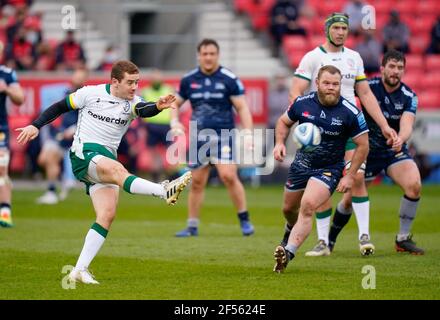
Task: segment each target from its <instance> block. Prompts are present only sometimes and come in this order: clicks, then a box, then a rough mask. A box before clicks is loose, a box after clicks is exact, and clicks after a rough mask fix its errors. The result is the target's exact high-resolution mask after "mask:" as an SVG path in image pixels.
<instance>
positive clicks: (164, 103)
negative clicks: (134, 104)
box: [156, 94, 177, 111]
mask: <svg viewBox="0 0 440 320" xmlns="http://www.w3.org/2000/svg"><path fill="white" fill-rule="evenodd" d="M176 99H177V98H176V96H175V95H174V94H168V95H166V96H162V97H160V98H159V100H158V101H157V102H156V106H157V109H159V110H160V111H162V110H164V109H168V108H174V107H175V106H174V102H175V101H176Z"/></svg>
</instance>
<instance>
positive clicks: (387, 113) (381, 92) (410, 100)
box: [364, 77, 418, 157]
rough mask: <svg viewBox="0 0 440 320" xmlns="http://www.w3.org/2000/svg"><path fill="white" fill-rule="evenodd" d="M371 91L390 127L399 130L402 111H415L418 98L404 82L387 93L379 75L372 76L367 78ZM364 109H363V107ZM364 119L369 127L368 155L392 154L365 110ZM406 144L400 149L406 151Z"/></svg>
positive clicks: (380, 132)
mask: <svg viewBox="0 0 440 320" xmlns="http://www.w3.org/2000/svg"><path fill="white" fill-rule="evenodd" d="M368 83H369V85H370V88H371V91H372V92H373V94H374V95H375V96H376V99H377V101H378V103H379V106H380V109H381V110H382V113H383V115H384V117H385V118H386V119H387V121H388V124H389V126H390V127H391V128H393V129H394V130H396V132H399V130H400V118H401V117H402V114H403V113H404V112H411V113H413V114H415V113H416V111H417V105H418V99H417V95H416V94H415V93H414V92H413V91H412V90H411V89H410V88H409V87H408V86H407V85H405V84H403V83H402V84H401V85H400V87H399V88H398V89H396V90H395V91H393V92H391V93H388V92H386V90H385V87H384V85H383V83H382V79H381V78H380V77H376V78H372V79H370V80H368ZM364 110H365V109H364ZM365 120H366V121H367V124H368V127H369V129H370V133H369V142H370V154H369V156H379V157H382V156H383V157H386V156H388V155H394V154H395V152H394V151H392V150H391V147H390V146H389V145H387V143H386V139H385V138H384V136H383V135H382V131H381V130H380V128H379V126H378V125H377V123H376V122H374V120H373V118H371V116H370V115H369V114H368V112H367V111H365ZM406 150H407V146H406V144H404V145H403V146H402V151H406Z"/></svg>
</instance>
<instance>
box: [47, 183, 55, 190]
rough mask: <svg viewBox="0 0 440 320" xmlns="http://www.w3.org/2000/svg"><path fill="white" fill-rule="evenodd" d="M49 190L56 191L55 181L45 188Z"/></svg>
mask: <svg viewBox="0 0 440 320" xmlns="http://www.w3.org/2000/svg"><path fill="white" fill-rule="evenodd" d="M47 189H48V190H49V191H52V192H56V190H57V188H56V187H55V183H49V186H48V188H47Z"/></svg>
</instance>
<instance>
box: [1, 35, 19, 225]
mask: <svg viewBox="0 0 440 320" xmlns="http://www.w3.org/2000/svg"><path fill="white" fill-rule="evenodd" d="M2 53H3V43H2V42H0V56H1V55H2ZM6 98H9V99H10V100H11V101H12V102H13V103H15V104H17V105H20V104H22V103H23V102H24V92H23V90H22V88H21V86H20V84H19V83H18V79H17V75H16V73H15V71H14V70H12V69H10V68H7V67H5V66H3V65H0V226H2V227H12V226H13V223H12V216H11V200H12V185H11V180H10V179H9V174H8V166H9V157H10V153H9V125H8V114H7V110H6Z"/></svg>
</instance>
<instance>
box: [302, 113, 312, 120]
mask: <svg viewBox="0 0 440 320" xmlns="http://www.w3.org/2000/svg"><path fill="white" fill-rule="evenodd" d="M301 115H302V116H303V117H304V118H307V119H310V120H314V119H315V116H312V115H311V114H310V113H309V112H308V111H304V112H303V113H302V114H301Z"/></svg>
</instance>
